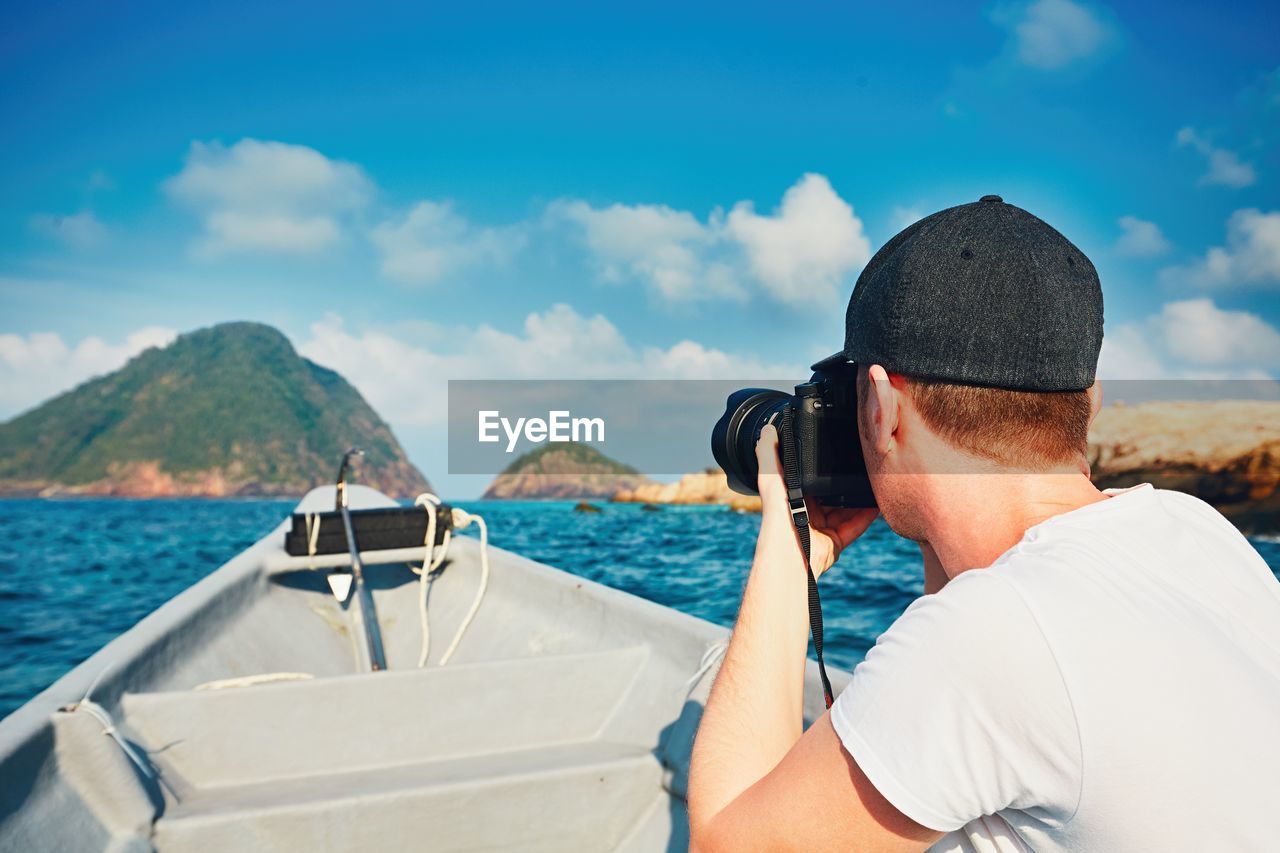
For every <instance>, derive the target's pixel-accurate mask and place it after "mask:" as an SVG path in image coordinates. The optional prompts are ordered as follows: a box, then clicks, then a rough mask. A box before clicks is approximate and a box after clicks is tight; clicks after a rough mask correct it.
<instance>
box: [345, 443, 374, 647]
mask: <svg viewBox="0 0 1280 853" xmlns="http://www.w3.org/2000/svg"><path fill="white" fill-rule="evenodd" d="M363 455H364V451H363V450H361V449H360V448H358V447H353V448H351V449H350V450H348V451H347V452H346V455H344V456H343V457H342V466H341V467H340V468H339V469H338V492H337V495H336V502H337V504H338V509H339V511H341V512H342V526H343V528H344V529H345V530H346V532H347V548H348V549H349V550H350V551H351V580H352V583H354V584H355V594H356V606H357V607H358V608H359V611H360V613H359V615H360V621H361V623H363V626H364V639H365V644H366V646H367V647H368V650H369V669H370V670H372V671H373V672H379V671H381V670H384V669H386V668H387V658H386V653H385V652H384V651H383V649H382V630H381V629H380V628H379V627H378V612H377V611H376V610H374V607H373V593H372V592H370V590H369V587H368V585H367V584H366V583H365V582H364V565H363V564H362V563H361V562H360V548H359V547H358V545H357V543H356V531H355V528H354V527H352V525H351V510H350V508H349V507H348V506H347V476H346V475H347V467H348V463H349V461H350V459H351V458H352V457H354V456H363Z"/></svg>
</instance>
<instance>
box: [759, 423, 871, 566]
mask: <svg viewBox="0 0 1280 853" xmlns="http://www.w3.org/2000/svg"><path fill="white" fill-rule="evenodd" d="M756 462H757V463H758V464H759V466H760V474H759V477H758V478H757V480H756V488H757V489H759V491H760V502H761V505H762V515H761V520H760V541H759V543H758V544H757V547H756V550H757V552H759V551H763V550H768V549H771V548H772V547H773V546H774V544H776V543H778V542H788V541H789V542H794V543H795V548H796V550H797V551H798V550H799V548H800V544H799V541H798V540H797V539H796V535H795V527H794V526H793V525H792V523H791V506H790V504H788V503H787V484H786V481H785V480H784V479H783V476H782V462H781V461H780V460H779V459H778V431H777V430H776V429H774V428H773V425H772V424H770V425H768V426H766V427H765V428H764V429H763V430H761V431H760V440H759V441H758V442H756ZM805 507H806V508H807V509H808V511H809V527H810V529H811V531H812V535H811V536H810V543H811V544H810V557H809V562H810V565H811V566H812V568H813V574H814V577H819V576H821V575H822V573H823V572H825V571H826V570H827V569H829V568H831V566H832V565H833V564H834V563H835V561H836V560H838V559H840V552H841V551H843V550H844V549H845V548H846V547H848V546H849V545H850V544H851V543H852V542H853V540H855V539H857V538H858V537H859V536H861V535H862V534H863V533H864V532H866V529H867V528H868V527H870V526H871V522H873V521H875V519H876V516H877V515H878V514H879V510H876V509H874V508H867V509H845V508H841V507H826V506H823V505H822V504H820V503H818V502H817V501H808V500H807V501H805Z"/></svg>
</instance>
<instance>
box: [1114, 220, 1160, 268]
mask: <svg viewBox="0 0 1280 853" xmlns="http://www.w3.org/2000/svg"><path fill="white" fill-rule="evenodd" d="M1117 222H1118V224H1119V225H1120V232H1121V233H1120V238H1119V239H1118V240H1116V251H1117V252H1119V253H1120V254H1122V255H1129V256H1130V257H1134V258H1152V257H1155V256H1157V255H1163V254H1165V253H1167V252H1168V251H1169V250H1170V249H1171V248H1173V247H1172V246H1170V245H1169V241H1168V239H1166V238H1165V236H1164V233H1163V232H1161V230H1160V226H1159V225H1156V224H1155V223H1154V222H1148V221H1146V220H1145V219H1139V218H1138V217H1136V216H1121V217H1120V219H1119V220H1117Z"/></svg>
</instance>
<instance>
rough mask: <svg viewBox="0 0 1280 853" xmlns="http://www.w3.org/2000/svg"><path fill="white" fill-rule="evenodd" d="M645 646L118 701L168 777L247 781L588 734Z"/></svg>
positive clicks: (628, 683) (179, 782)
mask: <svg viewBox="0 0 1280 853" xmlns="http://www.w3.org/2000/svg"><path fill="white" fill-rule="evenodd" d="M647 657H648V651H647V650H646V649H645V648H644V647H634V648H625V649H618V650H613V651H605V652H591V653H583V654H570V655H548V656H543V657H533V658H523V659H519V660H502V661H490V662H484V663H472V664H453V665H450V666H445V667H430V668H426V669H406V670H391V671H388V672H380V673H365V674H359V675H344V676H337V677H333V678H318V679H312V680H306V681H289V682H281V683H275V684H263V685H259V686H254V687H242V688H232V689H228V690H199V691H174V692H164V693H141V694H126V695H125V696H124V698H123V702H122V705H123V709H124V722H125V723H126V725H127V726H128V729H129V731H130V732H131V733H133V734H134V735H135V736H136V738H137V739H138V741H139V742H140V743H141V744H143V745H144V746H145V747H146V748H147V750H148V752H149V753H150V755H151V757H152V760H153V761H155V763H156V764H157V765H158V766H159V767H160V769H161V771H162V772H163V773H164V774H165V776H166V777H167V778H169V779H170V780H171V782H172V783H173V784H174V785H175V787H178V788H179V789H181V787H182V786H183V785H186V786H190V787H193V788H206V787H210V786H220V785H243V784H247V783H252V782H265V781H270V780H274V779H289V778H294V777H304V776H309V775H312V774H317V773H321V774H323V773H340V772H349V771H352V770H361V769H366V768H373V767H386V766H391V765H395V764H410V763H414V762H420V761H431V760H437V759H444V758H456V757H462V756H468V755H475V754H482V753H490V752H495V751H500V750H513V749H527V748H531V747H540V746H548V745H554V744H561V743H572V742H575V741H582V740H588V739H591V738H593V737H596V736H597V735H599V734H600V733H601V731H602V730H603V729H604V727H605V724H606V723H607V722H608V721H609V720H610V718H611V717H612V716H613V715H614V713H615V711H616V710H617V709H618V708H619V707H620V706H621V705H622V703H623V700H624V699H625V697H626V696H627V694H628V691H629V689H630V688H631V687H632V685H633V683H634V682H635V681H636V679H637V677H638V675H639V674H640V672H641V670H642V667H643V664H644V662H645V660H646V658H647ZM459 697H483V698H475V699H471V698H468V699H462V700H460V699H459ZM650 746H652V745H650Z"/></svg>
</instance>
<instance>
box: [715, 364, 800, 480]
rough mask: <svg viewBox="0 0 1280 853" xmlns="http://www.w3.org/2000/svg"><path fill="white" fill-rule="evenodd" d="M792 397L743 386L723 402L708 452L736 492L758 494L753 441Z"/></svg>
mask: <svg viewBox="0 0 1280 853" xmlns="http://www.w3.org/2000/svg"><path fill="white" fill-rule="evenodd" d="M791 400H792V397H791V395H790V394H785V393H783V392H782V391H773V390H770V389H768V388H743V389H742V390H741V391H734V392H733V393H732V394H730V395H729V399H728V400H726V401H725V409H724V414H723V415H721V416H720V420H718V421H716V425H715V428H714V429H712V430H711V455H712V456H714V457H715V459H716V464H718V465H719V466H720V467H721V468H723V469H724V473H725V475H726V476H727V477H728V479H729V488H731V489H733V490H734V491H735V492H737V493H738V494H742V495H754V494H758V491H757V489H756V480H757V477H758V475H759V473H760V470H759V466H758V465H757V464H756V441H757V440H758V439H759V438H760V430H761V429H763V428H764V425H765V424H767V423H768V422H769V418H771V417H773V415H775V414H780V413H781V412H782V410H783V409H785V408H786V407H787V406H788V405H790V404H791Z"/></svg>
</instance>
